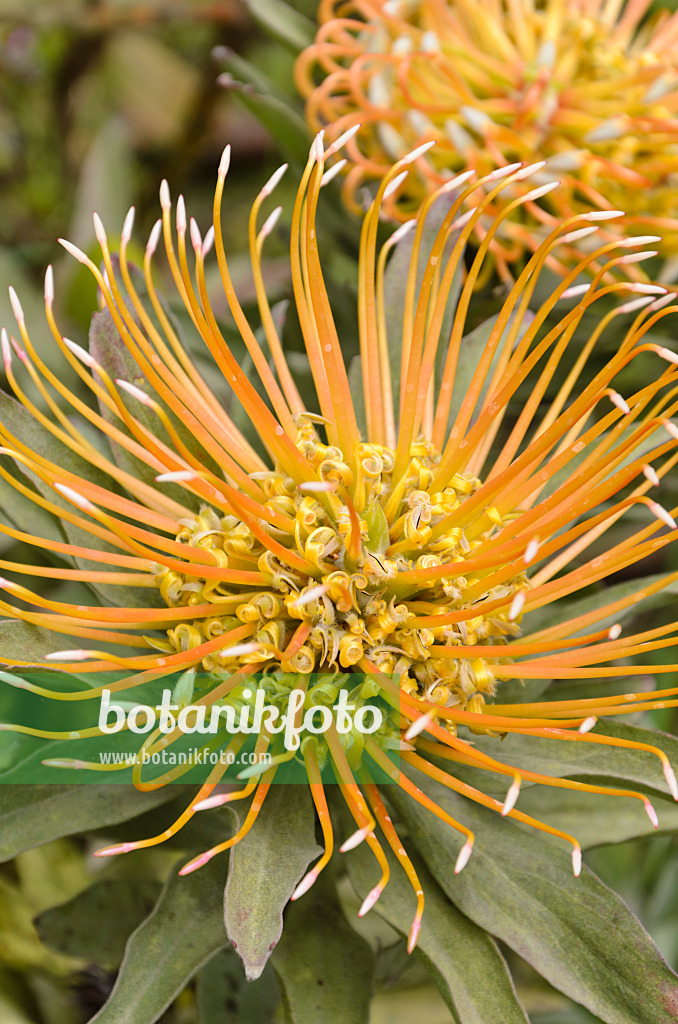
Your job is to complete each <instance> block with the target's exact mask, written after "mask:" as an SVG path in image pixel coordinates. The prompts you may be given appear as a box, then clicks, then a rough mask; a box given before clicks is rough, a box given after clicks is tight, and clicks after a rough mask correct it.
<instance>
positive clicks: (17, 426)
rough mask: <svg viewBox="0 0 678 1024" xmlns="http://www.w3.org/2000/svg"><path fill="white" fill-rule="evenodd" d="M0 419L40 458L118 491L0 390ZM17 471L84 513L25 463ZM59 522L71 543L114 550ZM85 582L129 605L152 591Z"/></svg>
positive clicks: (88, 565) (80, 562) (82, 562)
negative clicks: (26, 466)
mask: <svg viewBox="0 0 678 1024" xmlns="http://www.w3.org/2000/svg"><path fill="white" fill-rule="evenodd" d="M0 422H2V423H4V424H6V425H8V429H10V430H11V433H12V434H13V435H14V436H16V437H17V438H18V439H19V440H20V441H21V442H22V443H23V444H25V445H26V446H27V447H28V448H30V450H31V451H34V452H38V453H39V454H40V455H41V456H42V457H43V458H46V459H48V460H49V461H50V462H52V463H53V464H54V465H56V466H59V467H60V468H61V469H63V470H65V471H66V472H68V473H73V474H74V475H75V476H79V477H82V478H84V479H86V480H89V481H91V482H92V483H94V484H97V485H98V486H99V487H103V488H106V489H107V490H110V491H113V492H114V493H117V492H118V487H117V485H116V483H115V482H114V481H113V480H112V478H111V477H110V476H108V474H106V473H103V472H102V471H101V470H100V469H99V468H98V467H96V466H94V465H92V464H91V463H89V462H88V461H87V460H86V459H83V458H81V457H80V456H79V455H76V454H75V452H73V451H71V449H70V448H68V447H67V445H65V444H63V443H62V442H61V441H60V440H59V439H58V438H56V437H54V436H53V435H52V434H51V433H50V432H49V431H48V430H46V429H45V427H43V426H42V424H40V423H38V421H37V420H36V419H35V418H34V417H33V416H31V414H30V413H29V412H28V410H27V409H25V408H24V406H23V405H21V404H20V403H19V402H16V401H15V400H14V399H13V398H11V397H10V396H9V395H6V394H5V393H4V392H2V391H0ZM21 471H22V472H24V473H25V474H26V475H27V476H28V478H29V479H30V481H31V483H32V484H33V486H34V487H35V489H36V490H37V491H38V492H39V493H40V494H41V495H42V497H43V498H45V499H46V500H48V501H50V502H51V503H52V504H54V505H57V506H59V507H60V508H63V509H67V510H68V511H69V512H71V513H73V512H76V513H77V514H80V515H82V516H85V515H86V514H84V513H78V510H77V509H74V506H73V505H72V503H71V502H69V501H68V500H67V499H66V498H65V497H63V496H62V495H61V494H59V492H58V491H55V490H54V489H53V488H52V487H50V486H49V485H48V484H47V483H45V482H44V481H43V480H41V479H40V478H39V477H38V476H36V475H35V474H34V473H33V472H31V471H30V470H28V469H25V467H22V470H21ZM74 490H76V491H77V484H76V485H75V486H74ZM55 521H56V520H55ZM59 522H60V523H61V526H62V527H63V531H64V533H65V535H66V539H67V540H68V541H70V543H72V544H75V545H79V546H82V547H89V548H93V549H95V550H97V551H114V550H117V549H114V548H113V547H111V546H110V545H109V544H107V543H106V542H105V541H102V540H100V539H99V538H98V537H95V536H94V535H93V534H91V533H89V532H88V531H87V530H85V529H83V528H81V527H79V526H76V525H74V524H73V523H69V522H66V521H65V520H60V521H59ZM52 535H53V531H50V533H48V534H47V536H48V537H49V536H52ZM75 564H76V565H77V566H78V567H79V568H81V569H89V570H91V569H92V567H93V564H94V565H96V567H97V568H99V567H100V566H99V563H98V562H96V561H95V560H92V559H85V558H79V557H76V558H75ZM89 585H90V586H91V587H92V589H93V590H95V591H96V592H97V593H99V594H100V595H101V596H102V598H103V599H104V600H106V601H107V602H111V603H114V604H120V605H122V604H129V605H130V606H131V607H139V606H147V605H148V603H149V597H148V595H149V593H153V592H152V591H149V590H147V589H145V588H144V589H143V590H141V591H140V589H139V588H138V587H136V588H135V587H121V586H102V585H100V584H98V583H91V584H89Z"/></svg>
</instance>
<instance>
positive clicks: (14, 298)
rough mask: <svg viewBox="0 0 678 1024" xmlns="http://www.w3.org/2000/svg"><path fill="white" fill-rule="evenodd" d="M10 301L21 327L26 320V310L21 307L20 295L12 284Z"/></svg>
mask: <svg viewBox="0 0 678 1024" xmlns="http://www.w3.org/2000/svg"><path fill="white" fill-rule="evenodd" d="M9 301H10V302H11V303H12V312H13V313H14V317H15V319H16V322H17V323H18V324H19V326H20V327H23V325H24V322H25V318H24V311H23V309H22V308H21V303H20V302H19V296H18V295H17V293H16V292H15V291H14V289H13V288H12V286H11V285H10V286H9Z"/></svg>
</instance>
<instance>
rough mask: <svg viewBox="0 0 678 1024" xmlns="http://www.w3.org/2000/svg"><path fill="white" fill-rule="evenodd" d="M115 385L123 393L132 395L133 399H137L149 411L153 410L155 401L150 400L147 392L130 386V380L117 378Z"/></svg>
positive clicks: (133, 385)
mask: <svg viewBox="0 0 678 1024" xmlns="http://www.w3.org/2000/svg"><path fill="white" fill-rule="evenodd" d="M115 383H116V384H117V385H118V387H119V388H122V390H123V391H126V392H127V394H128V395H131V396H132V398H136V400H137V402H141V404H142V405H145V406H147V407H148V408H149V409H152V408H153V406H154V404H155V403H154V402H153V399H152V398H149V397H148V395H147V394H146V392H145V391H142V390H141V388H138V387H137V386H136V384H130V382H129V381H128V380H123V379H122V378H121V377H118V378H116V381H115Z"/></svg>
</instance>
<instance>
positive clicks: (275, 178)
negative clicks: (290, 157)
mask: <svg viewBox="0 0 678 1024" xmlns="http://www.w3.org/2000/svg"><path fill="white" fill-rule="evenodd" d="M288 167H289V164H282V165H281V166H280V167H279V168H278V169H277V171H274V172H273V174H272V175H271V177H270V178H269V179H268V181H267V182H266V184H265V185H264V187H263V188H262V190H261V194H262V196H270V194H271V192H272V191H273V189H274V188H275V187H276V185H277V184H278V182H279V181H280V179H281V178H282V176H283V174H284V173H285V171H286V170H287V168H288Z"/></svg>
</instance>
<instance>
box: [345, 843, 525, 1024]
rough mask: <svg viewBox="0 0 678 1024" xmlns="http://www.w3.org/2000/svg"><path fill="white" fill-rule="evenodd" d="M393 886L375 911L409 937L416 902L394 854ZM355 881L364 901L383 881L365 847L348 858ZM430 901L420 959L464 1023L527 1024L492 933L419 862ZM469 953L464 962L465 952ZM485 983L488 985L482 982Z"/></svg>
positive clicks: (456, 1017) (418, 869) (390, 884)
mask: <svg viewBox="0 0 678 1024" xmlns="http://www.w3.org/2000/svg"><path fill="white" fill-rule="evenodd" d="M386 855H387V858H388V860H389V864H390V867H391V877H390V878H389V882H388V885H387V886H386V888H385V889H384V891H383V893H382V894H381V896H380V897H379V900H378V902H377V903H376V905H375V912H376V913H378V914H379V915H380V916H381V917H383V918H384V919H385V920H386V921H388V923H389V924H390V925H392V926H393V927H394V928H396V929H397V930H398V931H399V932H400V933H401V934H402V935H407V934H408V932H409V929H410V925H411V924H412V920H413V918H414V913H415V910H416V897H415V894H414V891H413V889H412V887H411V885H410V883H409V881H408V880H407V877H406V876H405V873H404V872H403V870H402V868H401V867H400V865H399V864H398V862H397V861H396V859H395V857H394V856H393V854H392V853H391V851H390V850H387V852H386ZM347 865H348V873H349V878H350V879H351V883H352V885H353V887H354V889H355V891H356V893H357V894H358V895H359V896H360V897H361V898H364V897H365V896H367V894H368V892H369V891H370V890H371V889H372V887H373V886H374V885H375V884H376V883H377V881H378V880H379V874H380V872H379V869H378V867H377V865H376V862H375V860H374V857H373V856H372V854H371V852H370V851H369V849H367V848H366V846H365V844H363V845H362V846H359V847H357V848H356V849H355V850H352V851H351V852H350V853H349V854H347ZM414 866H415V870H416V872H417V875H418V876H419V881H420V882H421V885H422V889H423V890H424V894H425V897H426V909H425V911H424V918H423V923H422V928H421V932H420V934H419V942H418V945H417V947H416V949H415V955H416V956H417V957H418V958H419V959H420V960H421V961H422V963H423V964H424V966H425V967H426V969H427V970H428V972H429V973H430V974H431V976H432V977H433V979H434V981H435V983H436V985H437V986H438V989H439V991H440V994H441V995H442V997H443V999H444V1000H445V1002H446V1003H447V1005H448V1007H449V1008H450V1011H451V1013H452V1015H453V1017H454V1020H455V1021H456V1022H458V1024H487V1022H488V1021H489V1020H493V1021H494V1020H496V1021H501V1022H502V1024H527V1017H526V1016H525V1012H524V1010H523V1009H522V1007H521V1006H520V1003H519V1002H518V999H517V997H516V994H515V990H514V988H513V982H512V980H511V976H510V974H509V972H508V969H507V967H506V964H505V963H504V959H503V957H502V956H501V953H500V952H499V950H498V949H497V946H496V944H495V942H494V941H493V939H492V938H491V937H490V936H489V935H488V934H487V932H485V931H483V930H482V929H480V928H478V926H477V925H475V924H473V922H472V921H469V920H468V918H466V917H464V915H463V914H462V913H460V912H459V910H457V908H456V907H455V906H454V904H453V903H451V902H450V901H449V899H448V898H447V897H446V896H445V894H444V893H443V892H442V890H441V889H440V888H439V886H438V885H437V883H436V882H435V880H434V879H433V878H432V877H431V875H430V874H429V872H428V871H427V869H426V867H425V865H424V864H423V863H422V862H421V861H420V860H419V859H418V858H415V859H414ZM460 949H463V951H464V955H463V957H460V956H459V950H460ZM480 978H482V984H481V983H479V979H480Z"/></svg>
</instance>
